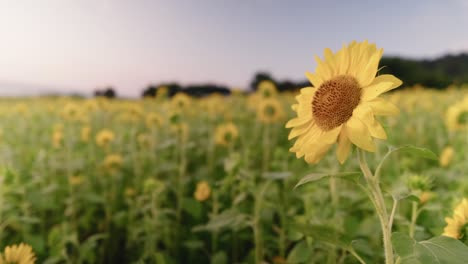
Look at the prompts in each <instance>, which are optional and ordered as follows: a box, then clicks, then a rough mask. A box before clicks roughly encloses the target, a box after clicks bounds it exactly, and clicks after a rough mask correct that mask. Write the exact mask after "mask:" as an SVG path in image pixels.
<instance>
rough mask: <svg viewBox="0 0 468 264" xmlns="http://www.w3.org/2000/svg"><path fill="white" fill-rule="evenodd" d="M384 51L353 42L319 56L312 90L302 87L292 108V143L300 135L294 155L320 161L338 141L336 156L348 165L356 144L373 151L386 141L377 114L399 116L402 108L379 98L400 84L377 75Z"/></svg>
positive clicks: (290, 136)
mask: <svg viewBox="0 0 468 264" xmlns="http://www.w3.org/2000/svg"><path fill="white" fill-rule="evenodd" d="M382 53H383V50H382V49H377V48H376V46H375V44H369V43H368V42H367V41H364V42H360V43H357V42H354V41H353V42H352V43H350V44H349V45H348V46H344V47H343V48H342V49H341V50H339V51H338V52H337V53H335V54H334V53H332V51H331V50H330V49H325V59H324V60H323V61H322V60H321V59H320V58H318V57H316V61H317V64H318V65H317V69H316V72H315V73H306V76H307V78H308V79H309V81H310V82H311V83H312V85H313V87H306V88H303V89H301V91H300V94H299V95H298V96H297V97H296V100H297V101H298V104H295V105H293V107H292V108H293V110H294V111H295V112H296V113H297V117H296V118H294V119H292V120H290V121H289V122H288V123H287V124H286V127H287V128H292V130H291V132H290V134H289V139H293V138H296V137H297V140H296V142H295V143H294V145H293V147H292V148H291V149H290V151H292V152H295V153H296V157H297V158H301V157H304V156H305V160H306V162H307V163H318V162H319V161H320V159H321V158H322V157H323V156H324V155H325V153H326V152H327V151H328V150H329V149H330V148H331V147H332V146H333V145H334V144H335V143H338V147H337V150H336V155H337V158H338V160H339V162H340V163H344V162H345V160H346V159H347V157H348V155H349V152H350V150H351V145H352V144H354V145H356V146H357V147H359V148H361V149H364V150H366V151H370V152H374V151H375V144H374V141H373V138H379V139H386V138H387V135H386V133H385V130H384V129H383V127H382V126H381V125H380V123H379V122H377V120H376V119H375V117H374V116H375V115H396V114H398V113H399V110H398V108H396V107H395V106H394V105H393V104H391V103H389V102H387V101H385V100H384V99H382V98H379V97H378V96H379V95H380V94H382V93H384V92H387V91H389V90H392V89H394V88H396V87H398V86H400V85H401V81H400V80H399V79H398V78H396V77H395V76H393V75H388V74H384V75H379V76H377V77H376V74H377V71H378V65H379V61H380V58H381V57H382Z"/></svg>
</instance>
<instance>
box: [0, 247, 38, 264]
mask: <svg viewBox="0 0 468 264" xmlns="http://www.w3.org/2000/svg"><path fill="white" fill-rule="evenodd" d="M35 262H36V256H35V254H34V252H33V250H32V247H31V246H30V245H26V244H24V243H20V244H19V245H12V246H7V247H5V251H4V253H3V255H2V256H1V257H0V264H34V263H35Z"/></svg>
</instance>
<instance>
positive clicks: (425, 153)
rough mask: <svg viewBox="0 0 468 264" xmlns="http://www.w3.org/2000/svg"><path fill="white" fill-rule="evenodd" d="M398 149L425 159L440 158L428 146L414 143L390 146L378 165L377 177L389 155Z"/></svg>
mask: <svg viewBox="0 0 468 264" xmlns="http://www.w3.org/2000/svg"><path fill="white" fill-rule="evenodd" d="M398 151H402V152H406V153H411V154H413V155H416V156H419V157H421V158H425V159H431V160H438V159H439V158H438V157H437V155H436V154H434V152H432V151H431V150H429V149H426V148H420V147H416V146H412V145H404V146H401V147H393V146H390V147H389V150H388V152H387V154H385V156H384V157H383V158H382V160H381V161H380V163H379V165H378V166H377V169H376V170H375V176H376V177H377V178H378V177H379V176H380V171H381V170H382V166H383V164H384V162H385V161H386V160H387V159H388V157H390V155H391V154H393V153H395V152H398Z"/></svg>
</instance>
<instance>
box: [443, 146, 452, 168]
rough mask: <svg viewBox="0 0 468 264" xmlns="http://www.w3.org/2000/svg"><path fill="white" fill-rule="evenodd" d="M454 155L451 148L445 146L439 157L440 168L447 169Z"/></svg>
mask: <svg viewBox="0 0 468 264" xmlns="http://www.w3.org/2000/svg"><path fill="white" fill-rule="evenodd" d="M454 155H455V150H454V149H453V148H452V147H451V146H447V147H445V148H444V149H443V150H442V153H441V154H440V157H439V164H440V166H441V167H447V166H448V165H449V164H450V162H451V161H452V159H453V156H454Z"/></svg>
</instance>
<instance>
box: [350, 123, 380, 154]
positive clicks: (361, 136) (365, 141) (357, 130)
mask: <svg viewBox="0 0 468 264" xmlns="http://www.w3.org/2000/svg"><path fill="white" fill-rule="evenodd" d="M346 132H347V134H348V137H349V139H350V140H351V142H353V144H354V145H356V146H358V147H359V148H361V149H364V150H367V151H370V152H374V151H375V144H374V141H373V140H372V137H371V135H370V133H369V130H368V129H367V127H366V125H365V124H364V123H363V122H362V121H361V120H360V119H359V118H356V117H351V118H350V119H349V120H348V122H346Z"/></svg>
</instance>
